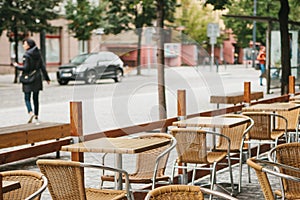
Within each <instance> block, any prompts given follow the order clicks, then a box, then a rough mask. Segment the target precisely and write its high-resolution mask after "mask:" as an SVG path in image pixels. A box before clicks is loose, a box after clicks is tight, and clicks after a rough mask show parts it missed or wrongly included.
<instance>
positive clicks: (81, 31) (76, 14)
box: [65, 0, 105, 40]
mask: <svg viewBox="0 0 300 200" xmlns="http://www.w3.org/2000/svg"><path fill="white" fill-rule="evenodd" d="M104 7H105V4H100V5H99V6H95V5H91V3H90V2H89V1H88V0H77V3H76V4H73V2H72V0H69V1H68V3H67V5H66V7H65V8H66V19H68V20H70V21H71V22H70V23H69V24H68V28H69V30H70V31H72V32H73V33H74V37H75V38H77V39H78V40H89V39H90V38H91V36H92V31H93V30H95V29H97V28H100V27H103V26H104V22H103V20H102V19H103V15H104V11H103V10H104Z"/></svg>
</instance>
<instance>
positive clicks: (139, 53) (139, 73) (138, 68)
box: [136, 28, 143, 75]
mask: <svg viewBox="0 0 300 200" xmlns="http://www.w3.org/2000/svg"><path fill="white" fill-rule="evenodd" d="M142 33H143V29H142V28H137V34H138V49H137V72H136V75H141V43H142Z"/></svg>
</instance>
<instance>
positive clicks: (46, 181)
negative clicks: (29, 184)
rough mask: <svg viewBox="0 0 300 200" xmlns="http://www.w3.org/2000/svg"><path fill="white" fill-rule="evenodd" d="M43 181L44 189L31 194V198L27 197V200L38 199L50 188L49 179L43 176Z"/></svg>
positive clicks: (41, 188)
mask: <svg viewBox="0 0 300 200" xmlns="http://www.w3.org/2000/svg"><path fill="white" fill-rule="evenodd" d="M42 179H43V185H42V187H40V188H39V189H38V190H37V191H35V192H34V193H33V194H31V195H30V196H29V197H27V198H26V199H25V200H33V199H35V198H36V197H38V196H40V195H41V194H42V192H44V191H45V190H46V188H47V186H48V179H47V178H46V176H44V175H43V176H42Z"/></svg>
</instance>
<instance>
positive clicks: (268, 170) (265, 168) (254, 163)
mask: <svg viewBox="0 0 300 200" xmlns="http://www.w3.org/2000/svg"><path fill="white" fill-rule="evenodd" d="M247 164H248V165H249V166H250V167H252V168H253V169H254V170H255V172H256V175H257V178H258V181H259V184H260V186H261V189H262V192H263V194H264V197H265V199H266V200H275V199H276V196H277V195H278V194H279V195H280V196H281V195H282V193H281V192H280V191H275V193H274V192H273V190H272V188H271V185H270V182H269V179H268V176H267V174H271V175H274V176H276V177H279V178H281V179H282V180H285V181H288V182H293V183H296V184H300V178H299V176H298V177H295V176H292V175H288V174H285V173H280V172H278V170H276V169H279V170H280V171H282V170H284V171H285V172H287V171H288V172H290V173H291V174H292V173H297V174H299V173H300V169H299V168H295V167H291V166H288V165H284V164H280V163H274V162H269V161H265V160H259V159H256V158H249V159H248V160H247ZM274 167H275V169H274ZM298 188H299V185H298ZM282 199H299V196H298V197H297V196H290V195H289V194H288V193H284V196H282Z"/></svg>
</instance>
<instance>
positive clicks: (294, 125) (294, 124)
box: [276, 108, 300, 142]
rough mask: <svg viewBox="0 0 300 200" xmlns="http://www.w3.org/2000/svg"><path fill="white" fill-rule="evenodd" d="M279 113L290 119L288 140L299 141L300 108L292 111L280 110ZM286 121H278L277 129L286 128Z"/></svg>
mask: <svg viewBox="0 0 300 200" xmlns="http://www.w3.org/2000/svg"><path fill="white" fill-rule="evenodd" d="M277 114H279V115H281V116H284V117H285V118H286V119H287V120H288V126H287V133H288V142H291V141H298V139H299V135H298V131H299V130H298V129H299V114H300V108H299V109H294V110H290V111H278V112H277ZM284 128H285V122H284V121H283V120H278V121H277V127H276V129H277V130H284Z"/></svg>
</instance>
